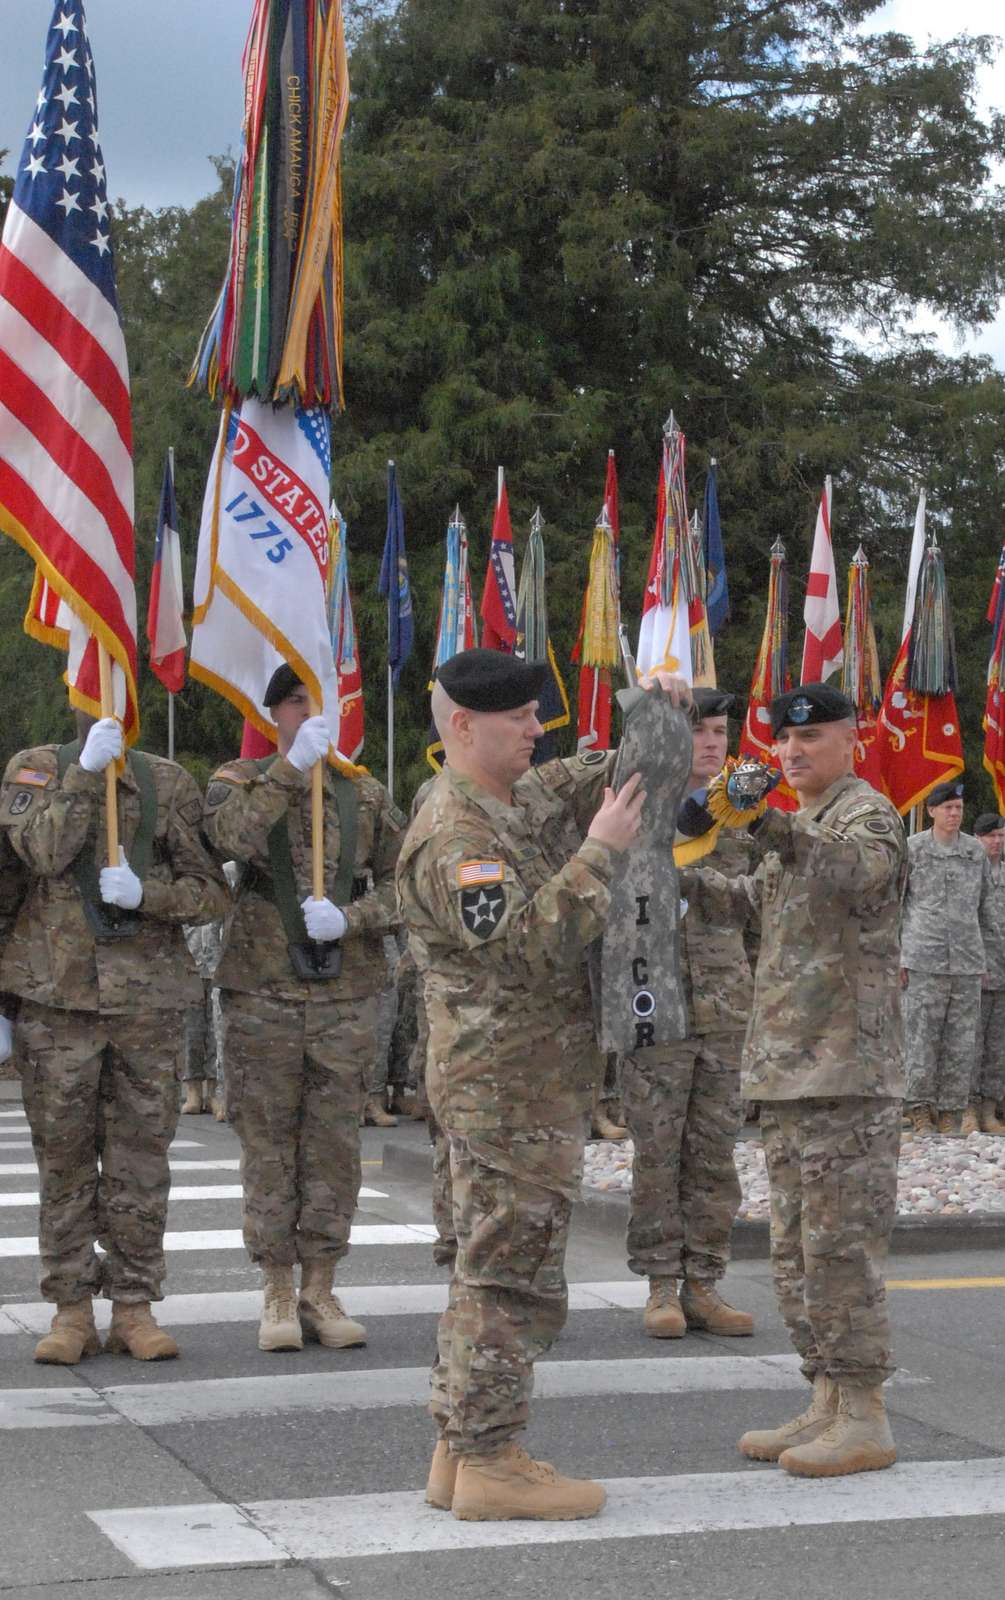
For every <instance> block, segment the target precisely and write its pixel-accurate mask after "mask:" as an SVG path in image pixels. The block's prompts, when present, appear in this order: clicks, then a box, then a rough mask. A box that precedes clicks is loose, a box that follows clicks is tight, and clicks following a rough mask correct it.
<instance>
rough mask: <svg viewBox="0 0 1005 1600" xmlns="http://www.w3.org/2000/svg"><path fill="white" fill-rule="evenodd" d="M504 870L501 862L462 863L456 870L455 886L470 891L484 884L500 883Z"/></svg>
mask: <svg viewBox="0 0 1005 1600" xmlns="http://www.w3.org/2000/svg"><path fill="white" fill-rule="evenodd" d="M505 876H506V868H505V866H504V865H503V863H502V862H501V861H462V862H461V863H460V865H459V866H458V868H457V885H458V888H460V889H471V888H474V887H476V886H478V885H484V884H486V883H502V881H503V878H504V877H505Z"/></svg>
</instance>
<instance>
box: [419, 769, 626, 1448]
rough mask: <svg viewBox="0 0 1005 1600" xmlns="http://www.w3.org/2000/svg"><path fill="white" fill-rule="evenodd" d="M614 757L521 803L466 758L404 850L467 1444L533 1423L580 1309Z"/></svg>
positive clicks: (453, 1438) (445, 1417) (433, 797)
mask: <svg viewBox="0 0 1005 1600" xmlns="http://www.w3.org/2000/svg"><path fill="white" fill-rule="evenodd" d="M607 773H608V762H607V759H606V758H601V759H600V760H597V759H595V758H594V757H592V756H591V755H589V754H588V755H586V756H582V757H575V758H573V759H572V760H570V761H554V762H550V763H548V764H547V765H545V766H543V767H538V768H535V769H533V770H532V771H531V772H528V773H527V774H526V775H525V776H524V777H523V778H521V779H520V781H519V783H517V784H516V786H515V788H514V791H513V804H512V805H511V806H507V805H504V804H503V803H502V802H501V801H499V800H496V799H494V798H493V797H492V796H490V795H488V794H486V793H485V791H484V790H481V789H479V788H478V787H477V786H476V785H475V784H474V783H472V782H471V781H470V780H468V779H466V778H463V777H459V776H457V775H456V774H455V773H453V772H451V771H450V770H449V768H448V769H446V770H445V771H444V772H443V773H441V775H440V776H439V778H438V779H437V780H436V783H435V785H434V787H433V790H432V792H431V794H430V795H429V796H428V798H427V799H426V802H425V804H424V805H423V806H422V809H421V811H420V812H419V813H418V815H417V816H416V818H415V820H414V821H413V823H412V825H411V827H410V828H409V832H408V836H407V838H406V841H405V845H404V848H403V850H402V854H401V860H400V863H399V867H398V893H399V899H400V903H401V910H402V916H403V918H404V921H405V924H406V927H407V928H408V933H409V942H410V947H411V950H412V952H413V954H414V956H415V959H416V962H417V964H418V967H419V972H420V975H421V977H422V982H423V990H424V995H425V1004H426V1011H427V1015H428V1019H429V1050H428V1054H427V1057H426V1083H427V1088H428V1092H429V1100H430V1104H431V1106H432V1109H433V1112H434V1114H435V1116H436V1117H437V1119H438V1120H439V1122H440V1124H441V1125H442V1127H443V1128H444V1130H445V1132H446V1134H447V1137H448V1138H449V1146H450V1168H451V1174H452V1178H453V1214H454V1222H455V1225H456V1232H457V1241H458V1252H457V1260H456V1264H455V1267H454V1276H453V1281H452V1283H451V1288H450V1300H449V1305H448V1309H447V1311H446V1313H445V1314H444V1316H443V1318H442V1320H441V1322H440V1328H439V1335H438V1345H439V1359H438V1362H437V1364H436V1366H435V1368H434V1370H433V1377H432V1400H431V1406H430V1409H431V1411H432V1415H433V1417H434V1419H435V1421H436V1423H437V1426H438V1427H439V1429H440V1430H441V1433H443V1434H444V1435H445V1437H446V1438H447V1440H448V1442H449V1445H450V1448H451V1450H452V1451H454V1452H455V1453H474V1454H478V1455H492V1454H494V1453H497V1452H498V1451H499V1450H501V1449H503V1448H504V1447H505V1446H506V1445H507V1444H508V1442H509V1441H510V1440H511V1439H512V1438H513V1437H514V1435H515V1434H517V1433H518V1432H519V1431H520V1430H521V1429H522V1428H523V1427H524V1425H525V1423H526V1420H527V1411H528V1404H529V1400H530V1394H531V1388H532V1384H533V1363H534V1360H535V1359H536V1357H538V1356H540V1355H542V1354H543V1353H544V1351H545V1350H547V1349H548V1347H549V1345H550V1344H551V1342H552V1340H553V1339H554V1338H555V1337H556V1335H557V1334H558V1332H559V1330H560V1329H561V1327H562V1325H563V1323H564V1321H565V1315H566V1305H567V1299H568V1295H567V1289H566V1283H565V1276H564V1257H565V1246H566V1239H567V1233H568V1226H569V1219H570V1216H571V1211H572V1202H573V1200H574V1199H575V1197H576V1195H577V1193H578V1191H579V1185H580V1179H581V1173H582V1157H583V1147H584V1138H585V1132H586V1116H587V1113H588V1111H589V1108H590V1104H591V1098H592V1090H593V1084H592V1082H591V1077H590V1075H591V1071H592V1070H593V1068H594V1066H595V1064H596V1061H597V1054H596V1050H595V1047H594V1043H593V1015H592V1007H591V1002H590V992H589V985H588V982H587V978H586V973H585V964H584V952H585V950H586V947H587V945H588V944H589V943H590V942H591V941H592V940H593V939H595V938H596V937H597V936H598V934H600V932H601V931H602V928H603V923H604V919H605V917H606V915H607V910H608V906H609V903H610V892H609V887H608V885H609V882H610V877H611V870H612V866H611V854H610V852H609V850H608V849H607V848H606V846H604V845H602V844H598V843H597V842H596V841H595V840H590V839H587V840H586V841H585V842H583V840H584V835H585V833H586V831H587V829H588V827H589V824H590V821H591V820H592V817H593V816H594V814H595V812H596V810H597V808H598V805H599V803H600V799H601V794H602V789H603V783H604V780H605V778H606V776H607Z"/></svg>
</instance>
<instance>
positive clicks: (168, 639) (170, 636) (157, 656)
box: [147, 450, 185, 694]
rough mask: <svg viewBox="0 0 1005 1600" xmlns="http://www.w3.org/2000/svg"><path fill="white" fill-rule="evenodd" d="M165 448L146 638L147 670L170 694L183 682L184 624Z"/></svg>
mask: <svg viewBox="0 0 1005 1600" xmlns="http://www.w3.org/2000/svg"><path fill="white" fill-rule="evenodd" d="M172 455H173V452H172V451H170V450H169V451H168V456H167V460H166V461H165V463H164V482H163V484H162V486H161V503H160V510H159V512H158V514H157V540H156V543H155V545H154V564H153V567H152V569H151V573H150V602H149V605H148V606H147V641H148V643H149V645H150V670H151V672H153V673H154V674H155V675H156V677H158V678H159V679H160V681H161V683H162V684H163V685H164V687H165V689H167V690H168V692H169V693H170V694H177V693H178V692H179V690H180V689H182V688H183V687H184V684H185V625H184V622H183V621H182V578H181V541H180V540H179V538H178V512H177V508H176V505H175V495H174V461H173V460H172Z"/></svg>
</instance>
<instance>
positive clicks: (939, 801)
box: [925, 778, 963, 806]
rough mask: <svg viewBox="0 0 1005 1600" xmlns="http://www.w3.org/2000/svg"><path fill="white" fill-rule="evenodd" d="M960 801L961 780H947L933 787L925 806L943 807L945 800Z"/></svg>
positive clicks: (961, 791)
mask: <svg viewBox="0 0 1005 1600" xmlns="http://www.w3.org/2000/svg"><path fill="white" fill-rule="evenodd" d="M962 799H963V779H962V778H947V780H946V782H945V783H937V784H936V785H935V788H934V789H933V790H932V792H931V794H930V795H929V796H928V799H927V800H926V801H925V804H926V805H929V806H944V805H945V803H946V801H947V800H962Z"/></svg>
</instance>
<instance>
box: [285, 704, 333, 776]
mask: <svg viewBox="0 0 1005 1600" xmlns="http://www.w3.org/2000/svg"><path fill="white" fill-rule="evenodd" d="M331 737H332V736H331V734H330V733H329V732H328V724H327V722H326V721H325V719H324V717H308V718H307V721H306V722H302V723H301V724H300V727H299V728H298V729H297V736H296V738H295V739H294V741H293V743H292V744H291V745H290V748H289V751H288V753H287V756H286V759H287V761H288V762H289V763H290V766H291V767H296V769H297V771H298V772H310V770H311V768H312V767H313V766H316V765H317V763H318V762H319V761H321V760H323V758H324V757H325V756H326V755H327V754H328V746H329V745H330V744H331Z"/></svg>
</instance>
